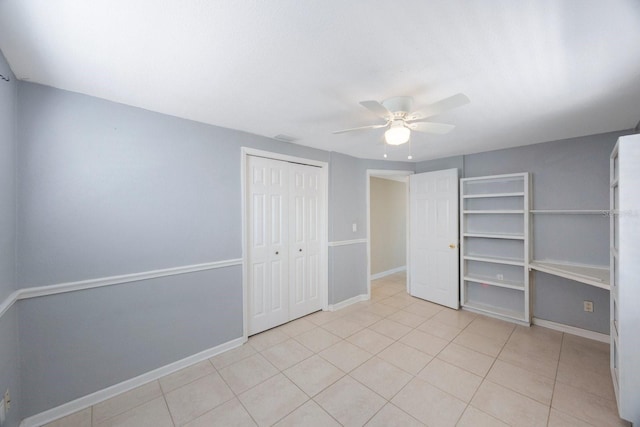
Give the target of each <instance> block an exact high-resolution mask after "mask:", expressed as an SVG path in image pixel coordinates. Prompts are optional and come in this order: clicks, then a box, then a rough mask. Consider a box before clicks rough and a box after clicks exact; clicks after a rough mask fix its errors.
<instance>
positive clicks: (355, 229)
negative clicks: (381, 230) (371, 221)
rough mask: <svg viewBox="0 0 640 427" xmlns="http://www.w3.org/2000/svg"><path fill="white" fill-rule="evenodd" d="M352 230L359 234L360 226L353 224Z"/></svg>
mask: <svg viewBox="0 0 640 427" xmlns="http://www.w3.org/2000/svg"><path fill="white" fill-rule="evenodd" d="M351 229H352V230H353V232H354V233H355V232H357V231H358V224H356V223H355V222H354V223H353V224H351Z"/></svg>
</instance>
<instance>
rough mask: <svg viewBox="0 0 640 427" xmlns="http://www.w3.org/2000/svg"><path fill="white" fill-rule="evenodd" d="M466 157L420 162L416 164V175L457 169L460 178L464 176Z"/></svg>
mask: <svg viewBox="0 0 640 427" xmlns="http://www.w3.org/2000/svg"><path fill="white" fill-rule="evenodd" d="M464 157H465V156H453V157H445V158H442V159H434V160H427V161H424V162H419V163H416V173H423V172H434V171H440V170H446V169H454V168H455V169H458V171H459V173H460V176H463V175H462V171H463V170H464Z"/></svg>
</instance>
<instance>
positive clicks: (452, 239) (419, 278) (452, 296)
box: [409, 169, 460, 309]
mask: <svg viewBox="0 0 640 427" xmlns="http://www.w3.org/2000/svg"><path fill="white" fill-rule="evenodd" d="M409 205H410V238H409V239H410V245H409V247H410V252H411V253H410V259H411V262H410V275H409V276H410V284H409V286H410V292H411V295H413V296H415V297H418V298H422V299H425V300H428V301H432V302H435V303H437V304H441V305H444V306H447V307H451V308H455V309H457V308H459V304H460V296H459V269H458V262H459V252H458V241H459V232H458V170H457V169H448V170H443V171H437V172H427V173H421V174H415V175H411V177H410V178H409Z"/></svg>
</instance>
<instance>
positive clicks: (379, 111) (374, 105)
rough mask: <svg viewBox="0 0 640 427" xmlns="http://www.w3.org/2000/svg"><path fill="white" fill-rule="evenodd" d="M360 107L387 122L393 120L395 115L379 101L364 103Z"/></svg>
mask: <svg viewBox="0 0 640 427" xmlns="http://www.w3.org/2000/svg"><path fill="white" fill-rule="evenodd" d="M360 105H362V106H363V107H364V108H366V109H367V110H369V111H371V112H372V113H374V114H375V115H376V116H378V117H382V118H383V119H385V120H392V119H393V113H392V112H391V111H389V110H387V108H386V107H385V106H384V105H382V104H380V103H379V102H378V101H362V102H361V103H360Z"/></svg>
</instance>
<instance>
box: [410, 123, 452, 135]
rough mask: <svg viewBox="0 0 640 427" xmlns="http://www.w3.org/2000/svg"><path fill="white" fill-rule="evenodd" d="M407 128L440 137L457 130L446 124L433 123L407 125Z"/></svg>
mask: <svg viewBox="0 0 640 427" xmlns="http://www.w3.org/2000/svg"><path fill="white" fill-rule="evenodd" d="M407 126H408V127H409V129H411V130H415V131H418V132H426V133H437V134H439V135H444V134H445V133H449V132H451V131H452V130H453V129H454V128H455V126H454V125H447V124H445V123H432V122H414V123H407Z"/></svg>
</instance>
